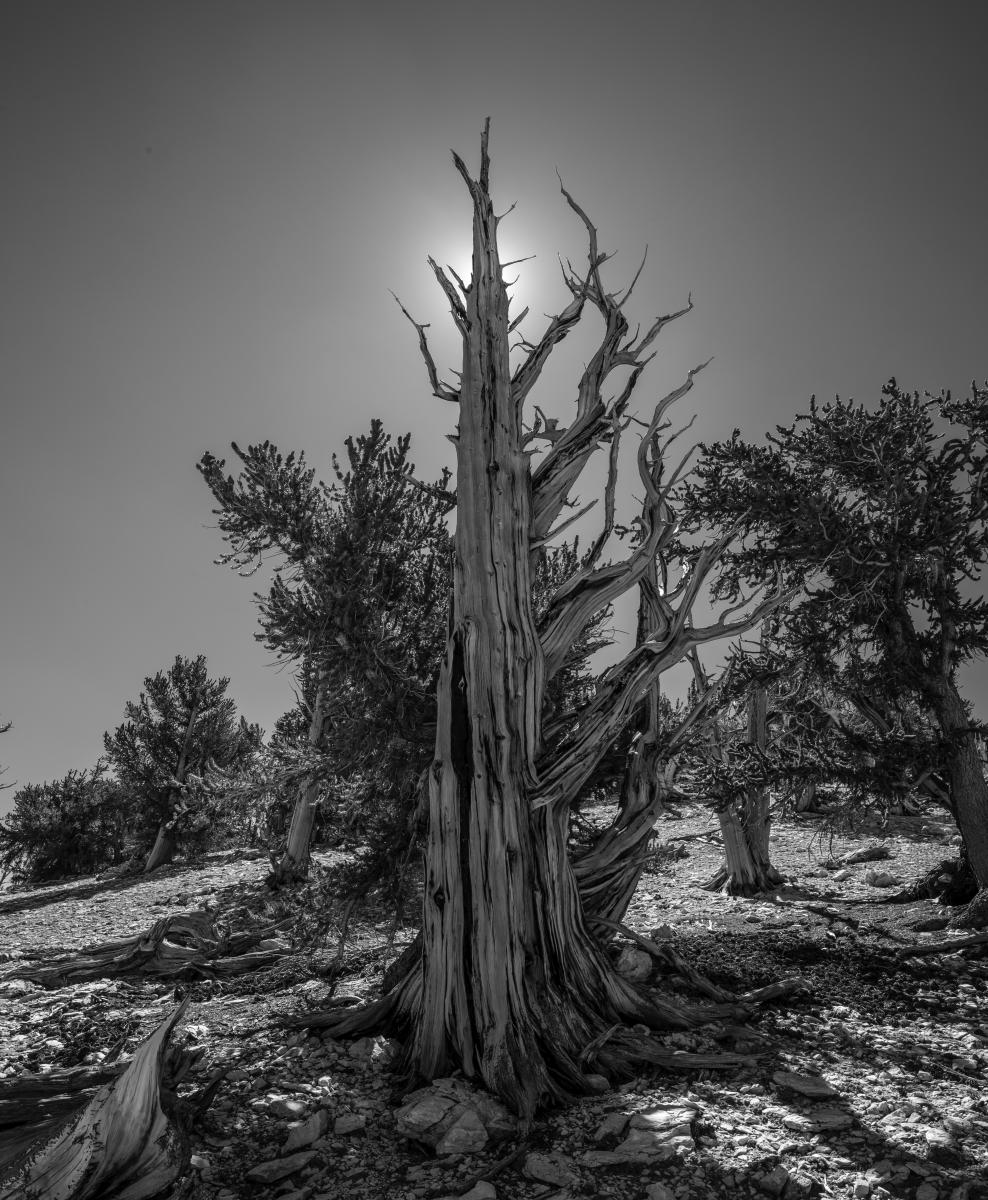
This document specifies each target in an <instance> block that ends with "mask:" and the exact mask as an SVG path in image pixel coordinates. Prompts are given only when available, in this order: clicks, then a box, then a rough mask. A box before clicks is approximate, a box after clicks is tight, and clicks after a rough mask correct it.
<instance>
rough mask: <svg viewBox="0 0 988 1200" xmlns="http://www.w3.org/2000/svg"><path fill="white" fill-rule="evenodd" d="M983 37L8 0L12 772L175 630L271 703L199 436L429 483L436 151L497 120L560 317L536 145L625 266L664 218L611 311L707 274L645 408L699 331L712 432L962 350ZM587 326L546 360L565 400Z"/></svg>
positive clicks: (680, 19)
mask: <svg viewBox="0 0 988 1200" xmlns="http://www.w3.org/2000/svg"><path fill="white" fill-rule="evenodd" d="M983 31H984V24H983V12H982V8H981V6H980V5H977V4H970V3H963V4H950V3H941V4H938V5H935V6H934V5H929V4H918V3H905V2H903V0H896V2H894V3H877V2H874V0H871V2H869V3H866V4H862V3H860V2H859V0H855V2H854V3H839V2H834V0H828V3H826V4H824V3H813V4H809V3H799V2H794V0H787V2H785V3H766V2H763V0H760V2H758V3H747V4H740V3H737V2H736V0H730V2H725V3H702V2H691V3H676V4H671V3H666V2H664V0H649V2H648V3H644V2H634V3H620V2H617V0H615V2H612V3H610V4H607V5H604V4H600V3H584V2H583V0H567V2H566V3H538V2H532V0H529V2H528V3H515V2H514V0H512V2H510V3H497V4H492V5H487V6H485V7H484V8H483V9H482V8H481V7H480V6H478V5H470V4H464V3H428V2H425V3H421V2H420V3H414V4H411V3H407V2H402V3H363V4H361V5H359V6H358V5H343V4H339V3H304V2H296V0H269V2H265V3H254V2H250V0H240V2H237V3H226V2H223V0H210V2H209V3H203V2H202V0H194V2H187V0H159V2H157V3H145V2H143V0H120V2H118V3H102V2H100V0H85V2H84V3H78V2H69V0H67V2H64V3H58V4H51V3H45V2H44V0H6V3H4V4H3V5H0V136H2V147H3V168H4V169H3V176H4V183H3V187H2V188H0V228H2V231H3V239H2V243H0V351H2V353H0V363H2V371H3V376H2V397H3V400H2V404H3V413H2V424H0V437H2V445H3V469H2V472H0V513H2V523H0V717H2V718H3V719H5V720H12V721H13V722H14V727H13V729H12V730H11V731H10V732H9V733H7V734H6V735H4V736H3V738H2V739H0V763H4V764H6V765H7V768H8V770H7V774H6V775H5V776H4V781H5V782H8V783H16V784H18V785H22V784H25V783H27V782H40V781H41V780H43V779H52V778H55V777H58V776H61V775H62V774H64V773H65V772H66V771H67V770H68V769H69V768H72V767H77V768H82V767H87V766H90V765H92V763H93V762H94V761H95V759H96V757H97V756H98V754H99V753H100V751H101V749H102V735H103V731H104V730H105V729H108V728H112V727H114V726H115V725H116V724H118V723H119V722H120V721H121V720H122V718H123V705H124V702H125V700H127V699H136V697H137V694H138V692H139V691H140V689H141V685H142V681H143V679H144V677H145V676H146V675H149V674H153V673H154V672H155V671H157V670H159V669H162V668H164V667H166V666H168V665H169V664H170V662H171V661H172V659H173V658H174V656H175V655H176V654H177V653H182V654H187V655H195V654H197V653H200V652H202V653H205V654H206V655H207V656H208V659H209V663H210V668H211V671H212V672H213V673H214V674H223V675H228V676H230V678H231V688H230V692H231V694H232V695H233V696H234V698H235V699H236V700H237V701H238V703H239V705H240V707H241V710H242V711H243V712H244V713H245V715H246V716H247V717H248V718H249V719H251V720H255V721H259V722H261V724H262V725H264V726H265V728H267V729H270V728H271V725H272V723H273V721H274V719H275V718H276V717H277V716H278V715H279V714H280V713H281V712H283V711H284V710H285V709H286V708H287V707H289V705H290V704H291V701H292V689H291V673H290V671H287V670H280V671H279V670H278V669H277V668H276V667H275V666H273V665H272V664H271V663H270V656H269V655H267V654H266V652H265V651H264V650H263V649H262V648H261V647H260V646H259V645H257V644H256V643H255V641H254V638H253V635H254V633H255V631H256V628H257V626H256V613H255V610H254V607H253V605H252V603H251V593H252V591H253V590H254V585H253V584H252V583H251V581H249V580H243V579H239V578H237V576H236V575H235V574H234V573H233V572H231V571H229V570H228V569H226V568H221V567H218V566H215V565H213V561H212V560H213V559H214V557H215V556H216V555H217V554H218V553H219V552H220V550H221V548H222V545H221V542H220V539H219V536H218V534H217V532H216V530H215V529H214V528H212V527H211V526H212V522H213V518H212V517H211V514H210V507H211V506H210V497H209V494H208V492H207V490H206V488H205V486H204V484H203V483H202V481H201V480H200V478H199V476H198V474H197V472H196V470H195V464H196V461H197V460H198V458H199V457H200V455H201V454H202V453H203V452H204V451H205V450H212V451H214V452H216V453H220V454H223V453H224V452H225V451H226V449H227V447H228V445H229V442H230V441H231V440H236V441H237V442H239V443H240V444H248V443H250V442H252V441H259V440H262V439H264V438H270V439H271V440H272V441H274V442H276V443H277V444H278V445H279V446H280V447H281V448H282V449H283V450H286V451H287V450H289V449H292V448H299V449H304V450H305V451H306V453H307V456H308V457H309V459H310V461H311V462H312V463H313V465H316V466H317V467H319V468H320V470H321V471H322V470H324V471H325V472H326V473H327V474H328V471H329V466H328V464H329V456H330V453H331V452H332V451H333V450H334V449H336V450H338V449H339V448H340V447H341V444H342V441H343V439H344V437H345V436H346V435H347V434H348V433H358V432H361V431H362V430H364V429H366V427H367V425H368V423H369V420H370V418H371V416H374V415H379V416H381V417H383V418H384V420H385V423H386V425H387V426H388V427H389V428H391V429H393V430H394V431H396V432H402V431H404V430H406V429H410V430H411V431H412V434H413V450H414V454H415V458H416V460H417V462H418V464H419V473H420V475H422V476H428V477H432V476H434V475H435V474H436V473H437V472H438V471H439V469H440V467H441V466H442V465H444V464H447V463H451V456H452V448H451V447H450V445H449V443H448V442H446V441H445V440H444V438H443V436H442V435H443V434H444V433H446V432H448V431H449V430H450V429H451V428H452V426H453V424H454V423H455V412H454V410H453V409H452V408H451V406H448V405H444V404H443V403H442V402H441V401H439V400H436V399H433V398H432V397H431V395H430V393H429V389H428V387H427V385H426V383H425V380H424V376H423V372H422V370H421V364H420V360H419V358H418V352H417V347H416V342H415V337H414V333H413V331H412V330H411V328H410V327H409V326H408V324H407V323H406V322H405V321H404V319H403V317H402V316H401V313H400V312H399V310H398V309H397V307H396V305H395V304H394V302H393V300H392V299H391V297H390V295H389V294H388V289H389V288H391V289H394V291H395V292H397V293H398V294H399V295H400V297H401V299H402V300H403V301H404V303H405V304H406V305H407V306H408V307H409V308H410V309H411V311H412V312H413V314H414V315H415V316H416V317H417V319H419V320H428V321H431V322H432V325H433V334H434V348H435V352H436V357H437V359H438V360H439V361H440V362H448V363H450V364H452V365H454V366H455V365H458V361H457V360H458V352H457V348H456V342H455V339H454V337H453V335H452V330H451V324H450V322H449V320H448V317H447V316H446V315H445V310H444V303H443V298H442V295H441V293H440V292H439V291H438V289H437V287H436V286H435V283H434V281H433V280H432V276H431V273H430V272H429V270H428V268H427V266H426V264H425V258H426V255H427V254H429V253H432V254H434V255H435V256H436V257H437V258H439V259H440V260H442V261H450V262H452V263H453V264H454V265H457V264H459V265H460V266H461V268H462V264H463V262H464V256H465V252H466V248H467V246H468V245H469V221H470V210H469V203H468V199H467V196H466V192H465V189H464V188H463V185H462V183H461V181H460V180H459V178H458V176H457V175H456V173H455V171H454V170H453V168H452V165H451V162H450V156H449V148H450V147H453V148H455V149H457V150H458V151H459V152H460V153H461V154H462V155H463V156H464V157H465V158H466V160H467V162H468V164H470V165H471V166H472V167H473V168H474V169H476V163H477V158H478V146H479V133H480V129H481V126H482V124H483V120H484V117H485V116H487V115H490V116H491V118H492V134H491V151H492V158H493V179H492V186H493V193H494V197H495V205H496V207H497V209H498V210H499V211H500V210H503V209H506V208H507V207H508V206H509V204H511V203H512V202H513V201H517V203H518V207H517V209H516V210H515V212H514V213H512V215H511V216H510V217H509V218H508V219H507V220H506V221H505V223H504V226H503V237H502V257H505V258H509V257H510V258H513V257H518V256H521V255H525V254H532V253H536V254H538V256H539V257H538V258H537V260H536V261H535V262H534V263H526V264H524V265H523V266H522V267H521V268H520V271H521V280H520V282H519V284H518V285H517V288H516V294H517V296H518V298H519V299H518V303H519V305H521V304H525V303H529V304H531V306H532V309H533V312H535V313H536V314H540V313H542V312H548V311H558V309H559V308H560V307H562V306H563V305H564V304H565V303H566V301H567V299H568V296H567V295H566V293H564V292H563V290H562V287H561V284H560V283H559V277H558V266H557V264H556V257H555V256H556V253H557V252H561V253H563V254H564V255H568V256H570V257H571V258H573V260H574V262H582V261H583V259H584V255H585V244H584V241H583V236H582V229H581V227H580V226H579V224H578V223H577V222H576V221H575V219H574V218H573V216H572V214H571V213H570V212H569V210H568V209H567V208H566V207H565V205H564V203H563V201H562V199H561V197H560V195H559V191H558V184H557V180H556V176H555V168H557V167H558V169H559V170H560V172H561V173H562V176H563V178H564V180H565V182H566V184H567V186H568V187H569V188H570V190H571V191H573V193H574V194H575V195H576V197H577V198H578V199H579V200H580V201H581V203H582V204H583V206H584V207H585V208H586V209H587V210H588V211H589V212H590V214H591V215H592V217H593V219H594V220H595V222H596V223H597V225H598V228H599V230H600V236H601V244H602V246H604V247H605V248H607V249H611V250H618V251H619V255H618V258H617V259H616V261H615V263H614V264H613V266H612V274H611V275H610V276H609V277H608V278H610V279H613V280H614V284H615V287H617V285H618V284H619V283H620V282H621V281H622V280H624V279H626V278H627V277H628V276H629V275H630V273H631V272H632V271H633V269H634V267H635V265H636V264H637V260H638V258H639V256H640V254H641V252H642V251H643V249H644V247H645V245H646V243H647V244H648V246H649V258H648V265H647V267H646V270H645V273H644V275H643V278H642V281H641V283H640V284H639V288H638V290H637V291H636V300H635V301H633V303H632V313H633V315H635V316H640V317H641V319H642V320H643V321H648V320H649V319H650V318H652V317H654V316H655V315H656V314H658V313H660V312H666V311H669V310H670V309H671V308H674V307H679V306H680V305H681V304H682V303H683V302H684V301H685V299H686V296H687V294H688V293H689V292H690V291H691V290H692V292H693V297H694V301H695V304H696V309H695V311H694V312H693V313H692V314H691V315H690V316H689V317H688V318H687V319H685V320H684V321H681V322H679V323H677V324H676V325H675V326H673V327H671V328H670V329H669V330H667V331H666V333H664V334H663V339H662V341H661V342H660V350H661V353H660V356H659V358H658V359H657V360H656V362H655V363H654V364H653V366H652V367H651V368H650V370H649V372H647V373H646V375H645V376H644V378H643V379H642V381H641V383H640V384H639V390H638V404H639V411H641V412H646V411H648V410H650V407H651V402H652V401H654V399H655V398H656V397H657V396H658V395H659V394H661V392H663V391H665V390H667V389H668V388H669V387H670V386H672V385H673V384H674V383H675V382H677V381H678V379H679V378H680V377H681V376H682V374H683V372H684V371H685V369H686V368H687V367H689V366H691V365H692V364H694V363H696V362H698V361H700V360H702V359H705V358H707V357H709V356H710V355H711V354H713V355H715V356H716V357H715V360H714V362H713V363H712V364H711V366H710V367H709V368H708V370H707V371H706V372H705V373H704V374H703V375H702V376H701V377H700V378H699V379H698V381H697V386H696V387H695V389H694V391H693V392H692V393H691V395H690V396H689V398H688V400H687V401H686V402H684V403H685V405H686V406H688V407H683V408H682V415H683V416H684V417H688V416H689V415H690V414H691V413H692V412H694V411H695V412H697V413H698V414H699V415H698V420H697V424H696V426H695V431H696V433H697V435H698V436H699V437H700V438H703V439H707V440H710V439H713V438H716V437H719V436H726V435H727V434H729V433H730V430H731V429H732V428H733V427H734V426H735V425H738V426H740V427H741V428H742V429H743V430H744V432H745V433H746V435H748V436H750V437H752V438H755V437H760V435H761V434H762V433H763V432H764V431H765V430H766V429H767V428H770V427H772V426H773V425H774V424H775V423H776V422H780V421H788V420H789V419H790V418H791V416H792V415H793V414H794V413H795V412H797V411H801V410H804V409H805V407H806V405H807V401H808V399H809V396H810V395H811V393H816V394H817V395H819V396H821V397H830V396H832V395H833V394H834V393H836V392H839V393H840V394H841V395H843V396H848V395H850V396H854V397H856V398H857V399H859V400H874V399H877V397H878V394H879V390H880V388H881V385H882V383H883V382H884V381H885V380H886V379H887V378H888V377H889V376H890V375H893V374H894V375H896V376H897V377H898V379H899V381H900V383H902V384H903V385H905V386H908V387H910V388H916V389H918V390H924V389H927V388H928V389H931V390H939V389H940V388H941V387H951V388H953V389H954V390H955V391H956V390H959V391H966V390H967V389H968V387H969V385H970V382H971V380H972V379H973V378H975V377H976V378H978V379H979V380H980V379H983V378H984V377H985V375H986V373H988V345H986V332H988V290H986V287H985V281H986V279H988V236H986V225H985V215H984V214H985V202H986V201H985V197H986V194H988V189H986V181H988V165H986V161H988V160H986V156H985V147H984V120H983V114H984V92H983V49H984V40H983ZM542 324H543V319H542V318H541V316H536V318H534V319H532V320H531V321H530V323H529V324H527V325H526V327H525V328H526V331H527V332H528V333H529V334H530V335H535V336H537V335H538V333H539V332H541V328H542ZM590 345H591V342H590V341H589V340H588V338H583V339H582V340H581V338H579V337H574V338H572V339H571V340H570V341H568V342H567V343H566V345H565V346H564V347H561V349H560V353H559V356H558V362H556V363H554V364H553V366H552V369H551V370H550V371H549V372H548V374H547V378H546V381H545V384H546V386H545V388H544V389H543V392H542V394H541V399H542V400H543V402H546V403H549V404H550V405H552V404H553V403H557V402H558V403H560V404H561V405H562V407H559V408H558V409H557V410H558V411H559V412H560V414H564V413H565V411H566V408H565V404H566V403H567V402H568V399H569V396H570V395H571V388H572V386H573V383H574V382H575V379H576V377H577V374H578V371H579V368H580V366H581V359H582V357H585V355H586V354H588V353H590V352H591V351H590V349H589V347H590ZM629 490H630V485H629ZM592 494H593V488H592V487H590V486H588V487H587V488H585V489H584V490H583V495H584V499H588V498H589V497H590V496H591V495H592ZM979 669H980V670H981V672H982V675H983V674H984V668H983V667H981V668H979ZM966 682H967V684H968V693H969V694H971V695H976V696H977V697H978V704H979V708H980V711H981V714H982V715H984V714H985V710H986V708H988V686H985V683H984V680H983V678H982V679H980V680H979V679H978V678H977V673H974V672H969V673H968V675H967V677H966ZM12 794H13V793H12V792H10V791H8V792H5V793H2V794H0V809H2V808H3V807H5V806H6V805H9V801H10V798H11V796H12Z"/></svg>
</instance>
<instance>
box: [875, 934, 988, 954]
mask: <svg viewBox="0 0 988 1200" xmlns="http://www.w3.org/2000/svg"><path fill="white" fill-rule="evenodd" d="M984 945H988V933H975V934H972V935H971V936H970V937H964V938H954V939H953V941H950V942H932V943H930V942H924V943H922V944H921V945H916V946H904V947H903V948H902V949H901V950H900V951H899V952H898V955H897V957H898V958H899V959H900V960H901V959H904V958H925V957H926V956H927V955H930V954H953V953H954V951H955V950H964V949H966V948H967V947H968V946H984Z"/></svg>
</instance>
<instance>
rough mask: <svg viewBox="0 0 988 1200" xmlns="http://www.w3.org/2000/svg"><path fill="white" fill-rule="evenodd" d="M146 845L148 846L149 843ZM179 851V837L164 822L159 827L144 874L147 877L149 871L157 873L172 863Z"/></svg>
mask: <svg viewBox="0 0 988 1200" xmlns="http://www.w3.org/2000/svg"><path fill="white" fill-rule="evenodd" d="M144 844H145V845H147V842H145V843H144ZM177 849H178V835H177V833H176V832H175V830H174V829H170V828H169V827H168V825H167V824H166V823H165V822H164V821H163V822H162V823H161V824H160V825H159V826H158V836H157V837H156V838H155V839H154V845H153V846H152V847H151V853H150V854H149V855H148V858H147V862H146V863H145V864H144V874H145V875H147V874H148V872H149V871H156V870H157V869H158V867H163V866H165V865H166V864H167V863H170V862H171V861H172V859H173V858H174V857H175V851H176V850H177Z"/></svg>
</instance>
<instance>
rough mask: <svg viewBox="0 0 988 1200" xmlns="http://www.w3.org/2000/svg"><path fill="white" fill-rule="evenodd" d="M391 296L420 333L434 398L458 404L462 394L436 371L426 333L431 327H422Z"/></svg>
mask: <svg viewBox="0 0 988 1200" xmlns="http://www.w3.org/2000/svg"><path fill="white" fill-rule="evenodd" d="M391 295H392V296H394V297H395V303H396V304H397V305H398V307H399V308H400V309H401V311H402V312H403V313H404V314H405V316H406V317H407V318H408V320H409V321H410V322H411V323H412V325H414V326H415V329H416V330H417V331H418V335H419V350H420V351H421V352H422V359H423V361H424V362H425V369H426V371H427V372H428V375H429V383H430V384H431V385H432V394H433V395H434V396H438V397H439V399H440V400H448V401H450V402H452V403H454V404H455V403H457V402H458V401H459V399H460V393H459V392H458V391H457V390H456V388H451V387H450V386H449V384H448V383H443V382H442V380H441V379H440V378H439V372H438V371H437V370H436V361H435V359H434V358H433V357H432V351H431V350H430V349H429V342H428V339H427V338H426V336H425V331H426V330H427V329H428V328H429V326H428V325H427V324H426V325H420V324H419V323H418V321H416V320H415V318H414V317H413V316H412V314H411V313H410V312H409V311H408V309H407V308H406V307H405V306H404V304H402V302H401V301H400V300H399V299H398V297H397V296H395V294H394V292H392V293H391Z"/></svg>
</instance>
